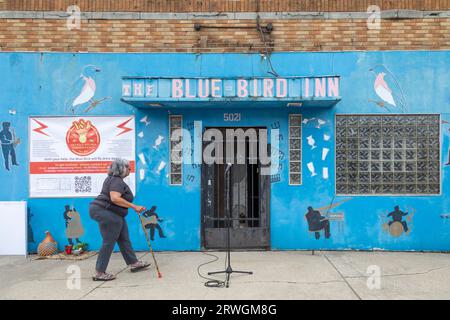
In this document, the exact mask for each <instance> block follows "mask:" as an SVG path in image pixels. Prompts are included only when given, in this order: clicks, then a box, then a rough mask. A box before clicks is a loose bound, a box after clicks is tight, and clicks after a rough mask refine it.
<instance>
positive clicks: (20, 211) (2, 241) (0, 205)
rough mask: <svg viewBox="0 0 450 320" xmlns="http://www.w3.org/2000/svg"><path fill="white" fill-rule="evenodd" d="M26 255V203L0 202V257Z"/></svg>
mask: <svg viewBox="0 0 450 320" xmlns="http://www.w3.org/2000/svg"><path fill="white" fill-rule="evenodd" d="M5 255H23V256H26V255H27V203H26V202H25V201H20V202H16V201H0V256H5Z"/></svg>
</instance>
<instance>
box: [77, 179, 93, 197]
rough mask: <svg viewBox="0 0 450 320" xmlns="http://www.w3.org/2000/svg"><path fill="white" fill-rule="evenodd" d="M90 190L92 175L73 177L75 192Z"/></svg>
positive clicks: (87, 191) (88, 191)
mask: <svg viewBox="0 0 450 320" xmlns="http://www.w3.org/2000/svg"><path fill="white" fill-rule="evenodd" d="M90 192H92V177H89V176H85V177H75V193H90Z"/></svg>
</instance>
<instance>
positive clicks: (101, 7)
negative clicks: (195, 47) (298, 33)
mask: <svg viewBox="0 0 450 320" xmlns="http://www.w3.org/2000/svg"><path fill="white" fill-rule="evenodd" d="M73 4H77V5H78V6H79V7H80V8H81V10H82V11H110V12H113V11H128V12H130V11H135V12H211V11H220V12H252V11H257V10H258V9H259V11H261V12H282V11H285V12H287V11H309V12H311V11H322V12H332V11H364V12H365V11H366V10H367V7H368V6H369V5H378V6H380V7H381V8H382V10H392V9H410V10H427V11H432V10H450V1H449V0H259V1H258V0H0V10H44V11H65V10H66V8H67V7H68V6H70V5H73ZM2 5H3V7H2Z"/></svg>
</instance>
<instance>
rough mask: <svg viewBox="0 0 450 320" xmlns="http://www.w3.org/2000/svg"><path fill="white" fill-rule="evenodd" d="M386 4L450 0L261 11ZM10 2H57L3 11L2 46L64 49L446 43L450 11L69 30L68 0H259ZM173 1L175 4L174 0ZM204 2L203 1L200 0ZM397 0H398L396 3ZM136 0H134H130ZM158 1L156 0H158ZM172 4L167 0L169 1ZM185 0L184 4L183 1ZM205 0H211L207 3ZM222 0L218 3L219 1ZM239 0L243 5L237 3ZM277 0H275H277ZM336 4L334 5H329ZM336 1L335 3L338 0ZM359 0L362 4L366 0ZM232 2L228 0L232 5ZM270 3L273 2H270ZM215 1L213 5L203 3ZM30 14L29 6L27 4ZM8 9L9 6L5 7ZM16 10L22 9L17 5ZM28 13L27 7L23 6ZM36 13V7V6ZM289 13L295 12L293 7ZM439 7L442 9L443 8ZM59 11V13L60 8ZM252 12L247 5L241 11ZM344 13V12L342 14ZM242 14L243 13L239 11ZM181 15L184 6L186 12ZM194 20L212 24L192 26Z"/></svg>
mask: <svg viewBox="0 0 450 320" xmlns="http://www.w3.org/2000/svg"><path fill="white" fill-rule="evenodd" d="M369 2H370V3H373V4H377V3H378V4H381V5H383V9H386V8H387V9H392V8H396V9H401V8H408V9H424V10H425V9H426V10H444V9H450V0H417V1H411V0H409V1H407V0H405V1H393V0H390V1H386V0H379V1H376V0H370V1H366V0H357V1H356V0H352V1H350V0H348V1H347V0H333V1H332V0H315V1H314V0H312V1H303V0H302V1H290V0H285V1H281V0H280V1H263V0H261V1H260V11H261V12H263V11H270V10H272V11H289V10H291V11H298V10H301V11H304V13H307V11H313V10H317V9H320V10H332V9H333V8H336V9H335V10H336V11H339V10H344V11H345V10H349V11H351V12H356V11H365V10H366V9H367V7H366V5H367V4H368V3H369ZM2 3H3V5H4V6H5V7H6V9H8V10H19V11H20V10H37V11H39V10H62V11H63V12H60V13H61V14H62V15H61V16H57V17H56V18H55V16H54V17H53V18H48V17H45V16H44V15H42V16H40V17H39V18H36V17H24V16H13V15H14V14H16V13H17V12H16V13H13V12H11V13H10V14H11V16H6V17H5V15H4V16H3V18H1V17H0V50H1V51H62V52H73V51H81V52H261V51H265V50H268V51H269V52H271V51H352V50H449V49H450V18H449V17H450V13H449V12H448V11H447V12H444V13H445V14H444V15H443V16H439V15H437V16H430V15H428V16H427V17H416V18H414V17H407V18H405V19H399V18H396V17H391V18H390V19H383V20H382V28H381V30H379V31H377V30H368V28H367V21H366V18H364V17H361V14H359V15H360V16H359V17H356V16H355V17H351V18H342V17H341V18H339V19H337V18H330V17H325V16H322V17H313V18H311V17H310V18H308V19H307V18H304V17H301V16H300V18H295V17H294V18H293V17H290V18H283V17H278V16H277V15H276V14H274V15H272V19H268V18H264V19H263V20H261V25H262V26H265V25H266V24H267V23H269V22H270V23H272V24H273V31H272V32H271V33H270V34H269V33H265V34H264V41H263V40H262V38H263V37H262V34H261V32H260V30H258V29H257V28H256V15H255V14H254V17H252V18H248V17H244V18H242V17H241V18H239V17H234V18H233V17H232V16H231V15H229V16H227V15H225V17H224V16H221V17H217V18H215V17H214V16H212V17H211V16H210V17H208V18H205V19H203V18H202V17H197V18H195V19H189V18H186V17H184V18H183V17H179V18H177V17H175V18H174V16H171V17H163V18H161V17H160V15H159V14H158V15H157V16H156V17H153V18H151V19H149V18H145V17H144V18H139V17H138V18H134V17H131V18H129V17H128V18H123V19H115V18H111V17H109V18H102V19H101V18H92V17H91V18H89V17H88V18H83V20H82V23H81V29H80V30H71V31H69V30H68V29H67V27H66V20H65V18H64V11H65V6H66V5H67V4H71V3H78V4H79V5H80V6H81V8H82V10H83V9H85V10H88V12H93V13H95V12H97V13H100V12H101V11H109V12H113V11H116V10H117V11H119V12H126V11H133V10H135V11H136V10H141V12H144V11H164V12H166V13H167V12H172V11H173V12H183V11H191V10H192V11H215V12H217V11H222V10H224V12H225V11H226V12H228V13H229V12H233V11H247V10H253V9H254V6H252V5H254V4H255V3H256V1H252V0H242V1H215V0H203V1H194V0H191V1H187V0H177V1H163V0H160V1H153V0H147V1H141V0H135V1H119V0H114V1H108V0H102V1H100V0H99V1H92V0H89V1H87V0H86V1H66V0H55V1H43V0H41V1H33V0H27V1H25V0H24V1H10V0H0V6H1V5H2ZM176 3H177V5H175V4H176ZM199 3H202V6H199V5H198V4H199ZM394 3H395V5H394ZM131 4H133V5H131ZM156 4H158V6H156ZM169 4H170V5H169ZM180 4H183V6H180ZM205 4H208V5H207V6H206V5H205ZM219 4H220V5H219ZM237 4H240V5H241V6H240V7H238V6H237ZM275 4H276V5H275ZM332 4H334V6H333V5H332ZM338 4H339V6H338ZM363 4H364V5H363ZM231 5H232V6H231ZM273 6H274V7H273ZM208 8H212V9H208ZM28 12H29V13H31V14H33V12H31V11H28ZM3 13H4V14H5V13H6V14H8V11H3ZM19 13H20V12H19ZM25 13H26V12H25ZM34 13H36V11H35V12H34ZM292 13H294V12H292ZM441 13H442V12H441ZM57 14H58V13H57ZM246 14H247V15H250V13H246ZM344 14H346V13H341V15H344ZM244 15H245V14H244ZM185 16H186V14H185ZM195 24H199V25H201V26H206V27H213V28H201V29H200V30H196V29H195Z"/></svg>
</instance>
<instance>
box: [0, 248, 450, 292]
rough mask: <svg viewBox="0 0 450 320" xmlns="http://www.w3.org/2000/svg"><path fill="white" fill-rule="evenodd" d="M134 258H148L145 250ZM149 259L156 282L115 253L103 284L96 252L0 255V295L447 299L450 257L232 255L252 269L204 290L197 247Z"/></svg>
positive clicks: (218, 265) (237, 265)
mask: <svg viewBox="0 0 450 320" xmlns="http://www.w3.org/2000/svg"><path fill="white" fill-rule="evenodd" d="M214 254H216V255H217V256H219V258H220V259H219V260H218V261H217V262H214V263H211V264H209V265H207V266H204V267H202V268H201V272H202V274H203V275H206V273H207V272H210V271H219V270H222V269H224V263H225V259H224V258H225V253H223V252H221V253H214ZM139 256H140V258H141V259H143V260H147V261H151V255H150V254H148V253H139ZM156 256H157V259H158V263H159V265H160V269H161V272H162V274H163V277H162V278H161V279H158V278H157V276H156V272H155V269H154V267H152V268H151V269H150V270H148V271H144V272H141V273H136V274H134V273H131V272H130V271H129V270H128V269H127V268H126V266H125V263H124V262H123V260H122V257H121V256H120V254H117V253H115V254H114V256H113V258H112V259H111V262H110V265H109V270H108V271H109V272H112V273H115V274H117V280H115V281H112V282H106V283H100V282H93V281H92V280H91V276H92V274H93V270H94V266H95V261H96V256H94V257H91V258H89V259H87V260H83V261H76V262H73V261H56V260H39V261H31V260H30V259H24V258H20V257H0V299H36V298H38V299H188V300H190V299H195V300H203V299H219V300H227V299H238V300H239V299H258V300H267V299H275V300H277V299H389V300H391V299H450V254H441V253H387V252H316V253H315V255H312V254H311V252H292V251H288V252H234V253H232V266H233V268H234V269H235V270H249V271H253V272H254V274H253V275H251V276H247V275H232V276H231V286H230V288H228V289H225V288H206V287H205V286H204V285H203V283H204V280H203V279H201V278H200V277H199V276H198V275H197V267H198V266H199V265H200V264H202V263H205V262H208V261H211V260H213V258H212V257H210V256H207V255H204V254H202V253H200V252H161V253H156ZM70 265H76V266H79V268H80V270H81V287H80V289H73V290H70V289H68V287H67V281H68V277H69V274H68V273H66V271H67V268H68V267H69V266H70ZM370 266H372V267H370ZM373 266H376V267H373ZM377 267H379V268H380V269H379V270H380V271H381V278H380V288H379V289H372V290H371V289H369V287H368V285H367V283H368V276H369V274H368V273H367V271H368V268H375V269H373V270H376V268H377ZM370 270H372V269H370ZM217 278H219V279H222V280H223V279H224V276H218V277H217ZM369 282H370V283H372V284H375V285H376V283H377V282H376V281H369Z"/></svg>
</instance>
